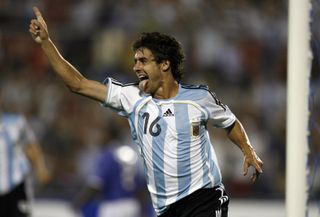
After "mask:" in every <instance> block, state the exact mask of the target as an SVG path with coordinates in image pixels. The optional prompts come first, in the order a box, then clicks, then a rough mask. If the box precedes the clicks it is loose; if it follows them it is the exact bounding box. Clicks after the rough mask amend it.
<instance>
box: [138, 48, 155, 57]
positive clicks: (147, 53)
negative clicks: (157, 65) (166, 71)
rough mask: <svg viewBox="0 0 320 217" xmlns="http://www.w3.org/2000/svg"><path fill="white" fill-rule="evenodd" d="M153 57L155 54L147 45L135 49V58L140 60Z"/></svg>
mask: <svg viewBox="0 0 320 217" xmlns="http://www.w3.org/2000/svg"><path fill="white" fill-rule="evenodd" d="M153 57H154V56H153V54H152V52H151V50H150V49H148V48H145V47H142V48H139V49H137V50H136V51H135V54H134V59H135V60H138V59H141V58H144V59H152V58H153Z"/></svg>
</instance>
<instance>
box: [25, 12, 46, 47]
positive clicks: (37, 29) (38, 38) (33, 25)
mask: <svg viewBox="0 0 320 217" xmlns="http://www.w3.org/2000/svg"><path fill="white" fill-rule="evenodd" d="M32 9H33V12H34V14H35V15H36V18H37V19H32V20H31V22H30V25H29V32H30V33H31V36H32V38H33V40H34V41H35V42H37V43H39V44H41V43H42V42H43V41H46V40H48V39H49V32H48V27H47V24H46V22H45V21H44V19H43V17H42V15H41V12H40V10H39V9H38V8H37V7H33V8H32Z"/></svg>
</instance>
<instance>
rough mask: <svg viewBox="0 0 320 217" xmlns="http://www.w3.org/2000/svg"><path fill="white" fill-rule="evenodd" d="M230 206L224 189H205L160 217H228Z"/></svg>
mask: <svg viewBox="0 0 320 217" xmlns="http://www.w3.org/2000/svg"><path fill="white" fill-rule="evenodd" d="M228 205H229V197H228V196H227V194H226V192H225V191H224V189H223V188H221V187H215V188H204V189H200V190H197V191H195V192H194V193H192V194H190V195H189V196H187V197H185V198H182V199H181V200H179V201H177V202H175V203H173V204H171V205H170V207H169V209H168V210H167V211H165V213H164V214H162V215H160V216H159V217H228Z"/></svg>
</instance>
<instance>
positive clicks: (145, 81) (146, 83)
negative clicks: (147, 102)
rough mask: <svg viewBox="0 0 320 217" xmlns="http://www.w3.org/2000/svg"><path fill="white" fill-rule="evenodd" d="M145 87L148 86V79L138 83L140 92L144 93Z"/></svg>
mask: <svg viewBox="0 0 320 217" xmlns="http://www.w3.org/2000/svg"><path fill="white" fill-rule="evenodd" d="M147 85H148V79H146V80H142V81H140V82H139V89H140V90H141V91H143V92H145V91H146V89H147Z"/></svg>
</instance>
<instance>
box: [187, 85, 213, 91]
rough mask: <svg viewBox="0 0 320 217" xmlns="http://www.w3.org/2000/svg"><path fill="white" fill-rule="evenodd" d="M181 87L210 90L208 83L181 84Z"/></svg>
mask: <svg viewBox="0 0 320 217" xmlns="http://www.w3.org/2000/svg"><path fill="white" fill-rule="evenodd" d="M181 87H182V88H184V89H189V90H198V91H209V87H208V85H205V84H181Z"/></svg>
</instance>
